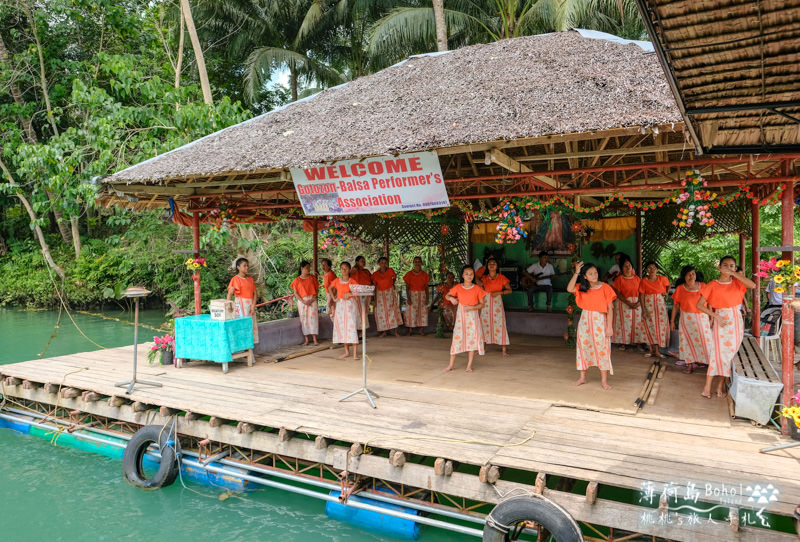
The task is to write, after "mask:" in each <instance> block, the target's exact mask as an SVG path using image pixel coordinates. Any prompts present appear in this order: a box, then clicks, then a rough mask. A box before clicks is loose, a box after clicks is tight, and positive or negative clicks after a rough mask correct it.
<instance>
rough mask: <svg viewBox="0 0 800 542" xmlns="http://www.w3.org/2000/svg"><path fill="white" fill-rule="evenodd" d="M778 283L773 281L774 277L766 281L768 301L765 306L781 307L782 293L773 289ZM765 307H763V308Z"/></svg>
mask: <svg viewBox="0 0 800 542" xmlns="http://www.w3.org/2000/svg"><path fill="white" fill-rule="evenodd" d="M777 286H778V285H777V284H776V283H775V279H769V282H768V283H767V296H768V300H769V301H768V303H767V307H782V306H783V294H782V293H780V294H779V293H778V292H776V291H775V287H777ZM767 307H764V308H765V309H766V308H767Z"/></svg>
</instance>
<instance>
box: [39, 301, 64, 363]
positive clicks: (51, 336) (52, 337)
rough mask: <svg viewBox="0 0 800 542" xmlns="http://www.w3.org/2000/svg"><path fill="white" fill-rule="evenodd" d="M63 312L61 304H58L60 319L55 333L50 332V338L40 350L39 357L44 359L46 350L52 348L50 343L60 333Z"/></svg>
mask: <svg viewBox="0 0 800 542" xmlns="http://www.w3.org/2000/svg"><path fill="white" fill-rule="evenodd" d="M61 312H62V310H61V305H59V306H58V320H57V321H56V325H55V327H54V328H53V333H51V334H50V338H49V339H48V340H47V344H46V345H44V350H42V351H41V352H39V359H42V356H44V354H45V352H47V349H48V348H50V343H51V342H53V339H55V338H56V335H57V334H58V328H60V327H61Z"/></svg>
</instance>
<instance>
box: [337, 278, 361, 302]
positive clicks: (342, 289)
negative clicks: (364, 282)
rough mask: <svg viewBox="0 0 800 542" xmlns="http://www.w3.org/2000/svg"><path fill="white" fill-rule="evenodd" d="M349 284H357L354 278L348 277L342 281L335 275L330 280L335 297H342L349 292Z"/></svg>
mask: <svg viewBox="0 0 800 542" xmlns="http://www.w3.org/2000/svg"><path fill="white" fill-rule="evenodd" d="M351 284H358V282H356V279H354V278H350V280H348V281H347V282H342V279H340V278H339V277H336V278H335V279H333V280H332V281H331V288H335V289H336V299H344V296H345V294H349V293H351V292H350V285H351Z"/></svg>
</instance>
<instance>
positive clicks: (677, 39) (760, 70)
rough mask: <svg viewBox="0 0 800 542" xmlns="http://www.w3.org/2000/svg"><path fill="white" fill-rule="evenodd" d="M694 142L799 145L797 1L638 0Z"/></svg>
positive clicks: (731, 146) (762, 148)
mask: <svg viewBox="0 0 800 542" xmlns="http://www.w3.org/2000/svg"><path fill="white" fill-rule="evenodd" d="M638 1H639V4H640V7H641V8H642V12H643V14H644V18H645V23H646V24H647V25H648V30H649V32H650V35H651V37H652V38H653V40H654V45H655V47H656V51H657V53H658V56H659V59H660V61H661V62H662V64H663V65H664V69H665V71H666V72H667V76H668V79H669V82H670V85H671V86H672V88H673V91H674V94H675V96H676V98H677V99H678V102H679V106H680V107H681V110H682V111H683V112H684V113H685V117H686V121H687V122H688V124H689V128H690V130H691V131H692V136H693V138H694V139H695V141H696V143H697V144H698V145H699V147H700V148H702V149H703V151H704V152H709V153H722V154H726V153H728V154H729V153H760V152H797V151H798V150H800V129H799V128H798V124H799V123H800V0H758V1H757V0H704V1H702V2H698V1H697V0H638Z"/></svg>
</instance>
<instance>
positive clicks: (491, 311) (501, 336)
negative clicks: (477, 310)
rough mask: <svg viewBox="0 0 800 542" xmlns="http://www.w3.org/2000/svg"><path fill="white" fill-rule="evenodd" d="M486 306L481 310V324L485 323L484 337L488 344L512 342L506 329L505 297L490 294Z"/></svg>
mask: <svg viewBox="0 0 800 542" xmlns="http://www.w3.org/2000/svg"><path fill="white" fill-rule="evenodd" d="M484 299H486V300H487V301H486V306H485V307H483V310H481V324H483V337H484V340H485V341H486V344H499V345H502V346H505V345H508V344H511V343H510V342H509V341H508V331H507V330H506V311H505V308H504V307H503V298H502V297H501V296H493V295H492V294H488V295H487V296H486V297H485V298H484Z"/></svg>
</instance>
